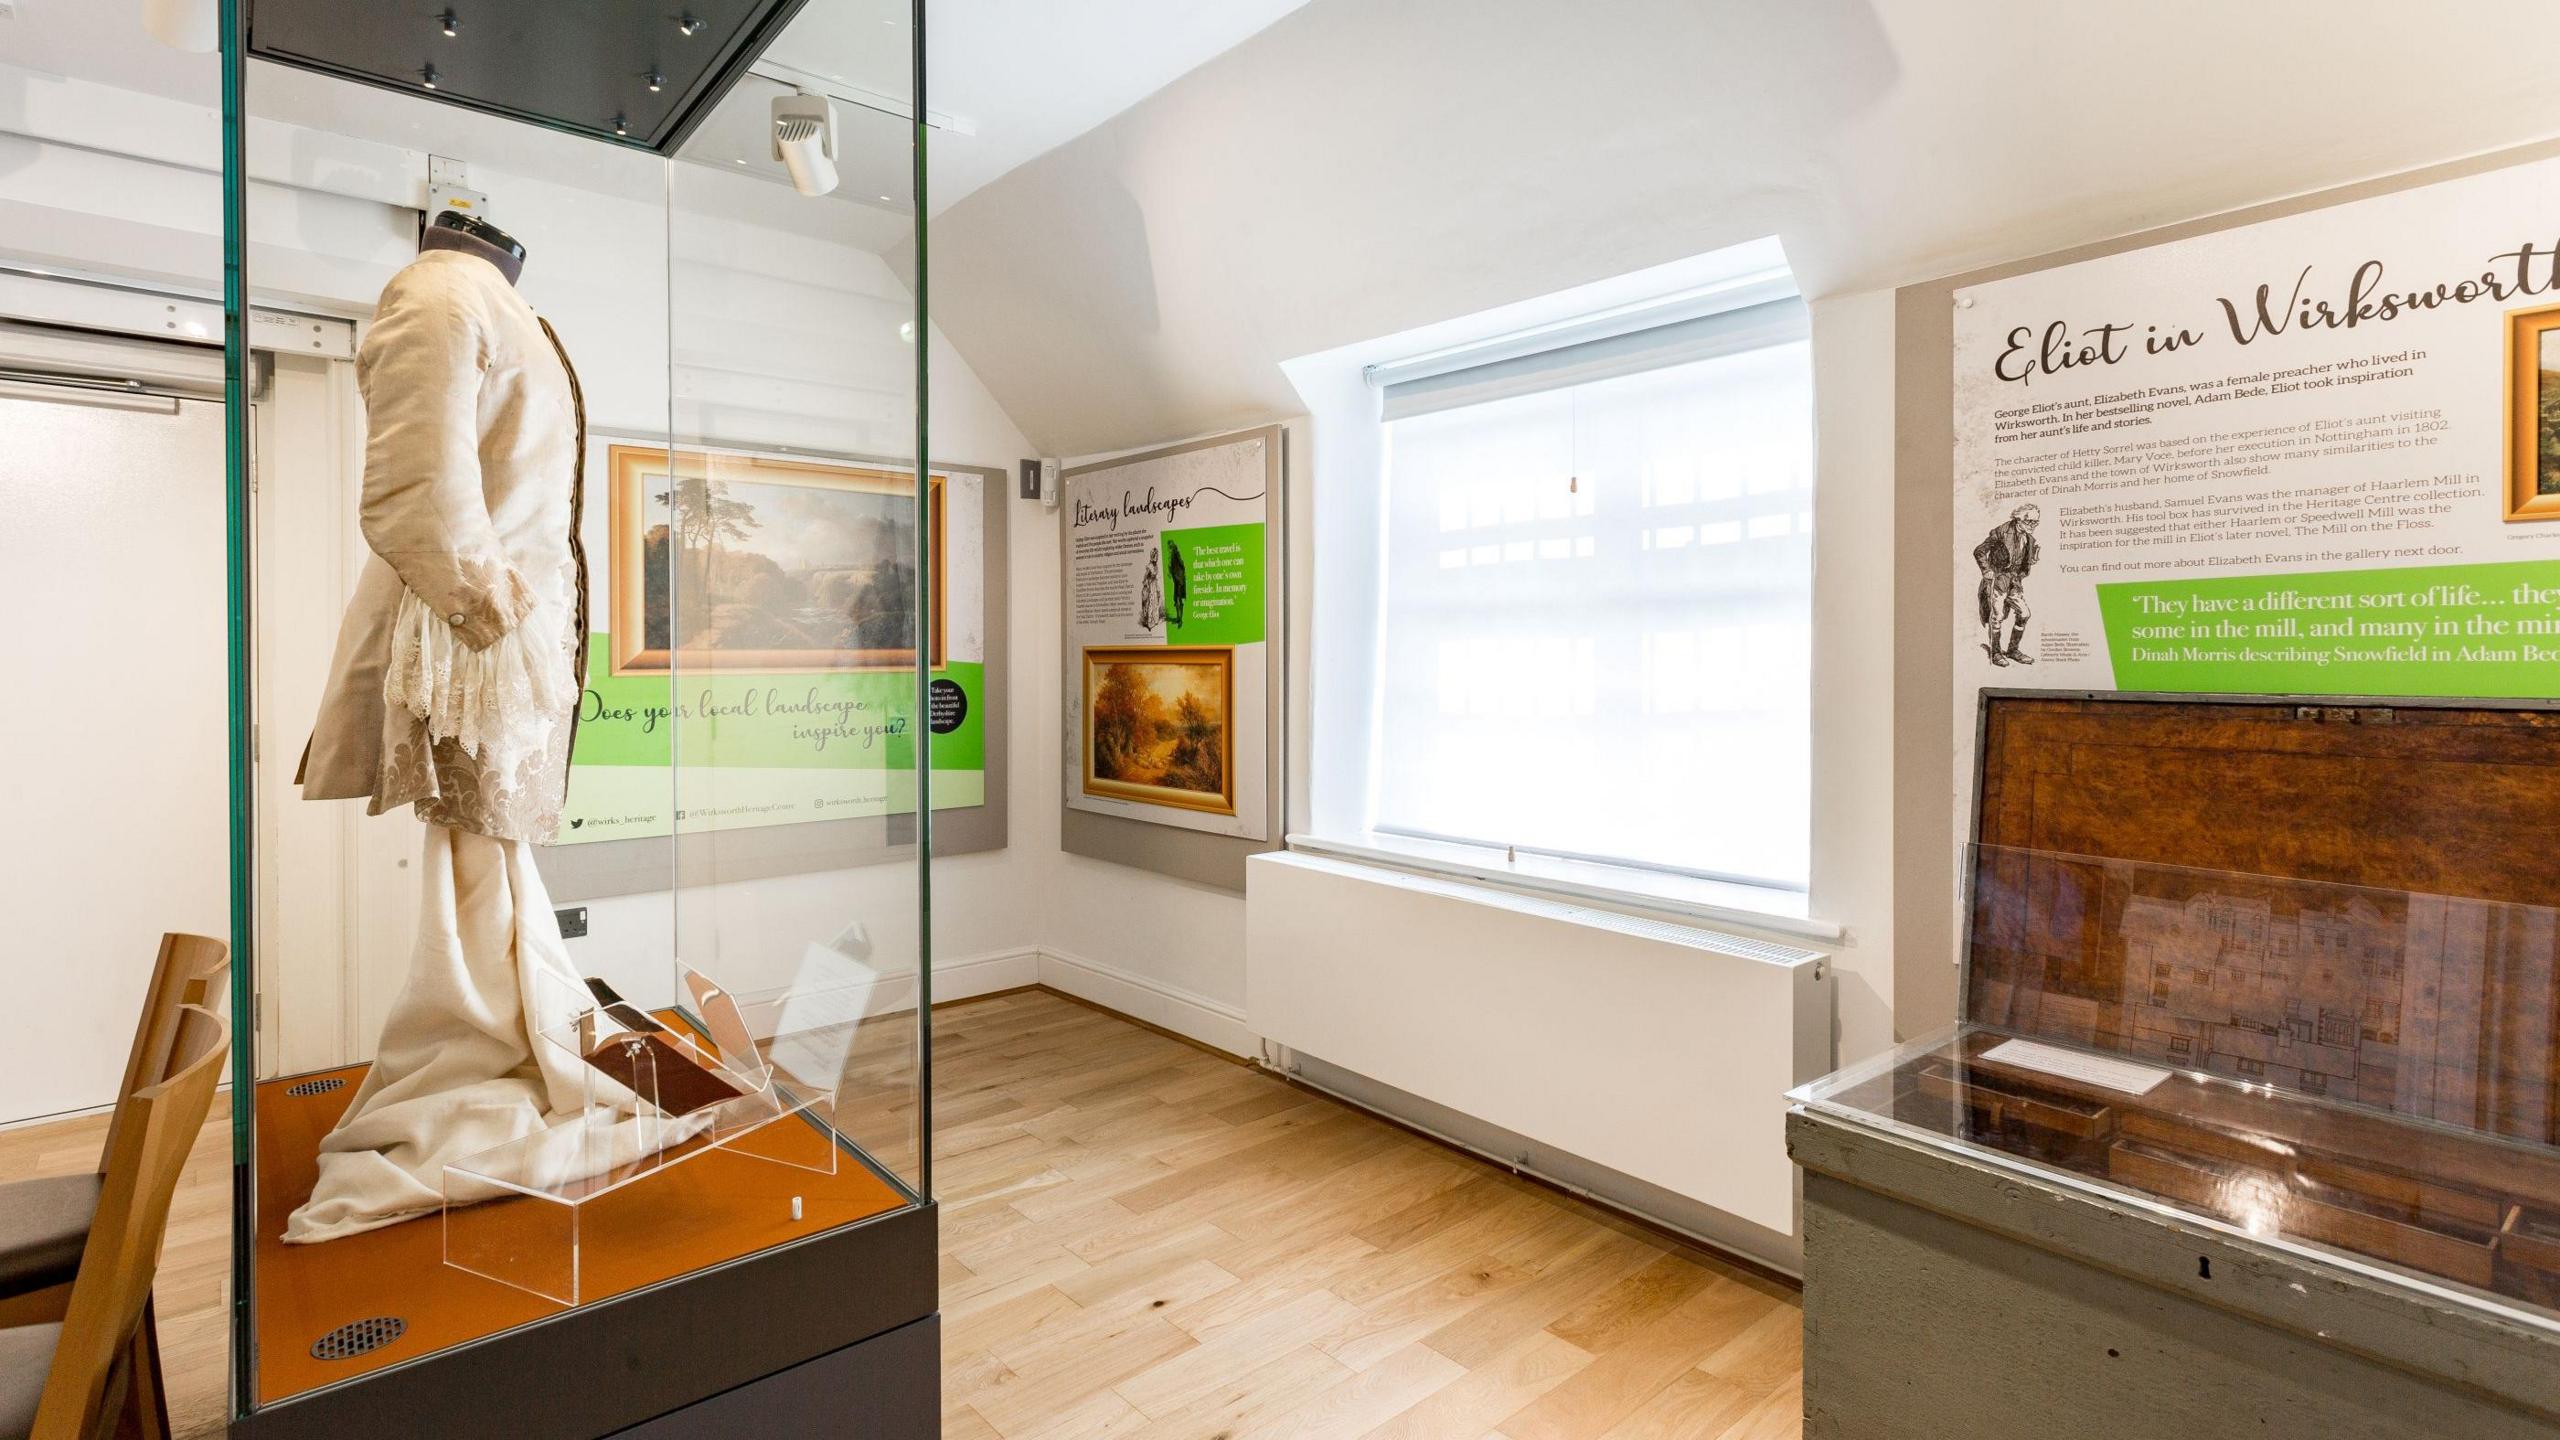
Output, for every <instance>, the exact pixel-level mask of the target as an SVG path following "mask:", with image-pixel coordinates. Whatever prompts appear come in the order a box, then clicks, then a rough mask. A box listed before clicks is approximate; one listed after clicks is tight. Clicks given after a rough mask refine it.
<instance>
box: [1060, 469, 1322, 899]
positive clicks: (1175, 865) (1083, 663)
mask: <svg viewBox="0 0 2560 1440" xmlns="http://www.w3.org/2000/svg"><path fill="white" fill-rule="evenodd" d="M1284 444H1285V438H1284V432H1283V431H1282V430H1281V428H1280V427H1278V426H1269V427H1265V428H1263V429H1259V430H1251V431H1246V432H1243V433H1240V434H1234V435H1222V436H1218V437H1215V438H1212V439H1208V440H1200V441H1194V442H1192V443H1190V444H1187V445H1176V446H1171V447H1168V448H1165V449H1160V450H1150V451H1146V452H1143V453H1140V454H1134V455H1126V456H1121V457H1118V458H1115V459H1111V460H1106V461H1101V462H1098V463H1096V464H1092V465H1086V466H1081V467H1078V468H1076V469H1073V470H1069V471H1067V472H1066V474H1065V476H1064V488H1063V490H1062V492H1061V499H1060V505H1061V510H1062V519H1061V523H1060V525H1059V533H1060V537H1061V544H1062V546H1063V553H1062V555H1061V557H1060V570H1061V576H1062V581H1063V584H1064V590H1065V593H1064V597H1063V614H1064V627H1065V642H1066V643H1065V661H1066V673H1065V677H1064V679H1065V689H1064V692H1063V693H1064V697H1065V706H1064V712H1065V713H1064V720H1065V725H1064V731H1065V733H1064V740H1065V745H1066V766H1065V781H1066V785H1065V804H1066V822H1065V831H1064V839H1065V848H1067V849H1068V850H1070V851H1073V852H1075V853H1078V854H1090V855H1096V856H1099V857H1100V858H1103V859H1110V860H1118V861H1122V862H1123V863H1129V864H1138V865H1144V866H1146V867H1148V868H1152V869H1159V870H1163V871H1166V872H1167V873H1172V874H1178V875H1182V876H1184V877H1186V878H1190V879H1197V880H1205V881H1208V882H1210V883H1216V884H1227V885H1233V886H1236V887H1239V888H1241V886H1242V885H1243V883H1244V857H1245V856H1247V855H1250V854H1252V853H1253V852H1255V851H1257V850H1260V849H1264V848H1266V847H1267V846H1268V845H1269V843H1270V842H1271V840H1272V839H1273V838H1274V837H1275V835H1276V833H1277V830H1278V823H1279V809H1280V795H1281V789H1280V753H1281V746H1280V743H1279V736H1280V730H1281V715H1282V707H1281V690H1282V684H1283V672H1282V667H1281V654H1280V645H1279V643H1278V642H1279V639H1280V627H1281V624H1282V621H1283V616H1284V614H1285V612H1284V610H1283V609H1282V600H1281V588H1282V587H1281V577H1282V575H1283V574H1284V573H1285V571H1284V567H1283V564H1282V560H1281V555H1280V543H1281V536H1282V534H1283V525H1282V510H1281V492H1282V476H1283V474H1284V473H1285V457H1284V455H1283V453H1282V452H1283V448H1284ZM1150 832H1153V833H1150ZM1184 832H1187V833H1184Z"/></svg>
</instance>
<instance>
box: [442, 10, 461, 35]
mask: <svg viewBox="0 0 2560 1440" xmlns="http://www.w3.org/2000/svg"><path fill="white" fill-rule="evenodd" d="M436 24H437V25H439V26H441V27H442V28H443V30H444V38H446V39H447V40H450V39H452V38H453V37H454V36H456V35H459V34H461V33H462V17H461V16H459V15H456V14H454V13H453V12H452V11H450V10H447V11H446V12H444V13H443V14H441V15H439V16H437V17H436Z"/></svg>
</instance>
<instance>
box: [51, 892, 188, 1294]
mask: <svg viewBox="0 0 2560 1440" xmlns="http://www.w3.org/2000/svg"><path fill="white" fill-rule="evenodd" d="M230 972H231V951H230V947H228V946H226V945H224V944H223V943H222V942H221V941H219V940H215V939H211V938H209V937H207V936H203V935H187V934H181V933H178V932H175V931H172V932H171V933H169V934H166V935H163V936H161V937H160V958H159V961H158V963H156V964H155V965H154V966H153V967H152V970H151V988H150V989H149V990H147V991H145V992H144V994H143V1000H142V1018H141V1019H140V1020H139V1021H138V1022H137V1023H136V1024H135V1026H134V1031H133V1051H132V1053H131V1054H130V1055H128V1056H126V1057H125V1064H124V1082H123V1083H122V1084H121V1085H119V1086H118V1087H117V1088H116V1097H117V1099H118V1100H119V1101H121V1100H122V1099H123V1097H125V1096H127V1095H130V1094H132V1093H133V1092H134V1091H136V1090H139V1089H141V1088H143V1087H144V1086H146V1085H149V1084H152V1083H154V1082H155V1081H156V1080H157V1079H158V1078H160V1077H161V1076H163V1075H164V1074H165V1073H166V1071H167V1068H168V1062H169V1054H170V1048H169V1047H170V1046H171V1045H172V1044H174V1043H175V1042H176V1039H177V1034H178V1012H179V1010H180V1009H181V1008H182V1007H184V1006H188V1005H196V1006H201V1007H203V1008H204V1009H207V1010H214V1011H219V1010H220V1009H221V1007H222V996H221V990H222V983H223V981H224V979H225V978H226V977H227V976H228V975H229V974H230ZM123 1124H124V1110H123V1107H122V1105H121V1104H119V1105H118V1107H117V1109H116V1115H115V1118H114V1119H112V1120H110V1121H108V1122H107V1141H106V1144H104V1145H102V1146H100V1147H99V1150H98V1168H97V1170H96V1171H94V1172H92V1173H90V1174H87V1175H52V1176H46V1177H45V1178H43V1179H38V1180H20V1181H17V1182H15V1183H13V1184H8V1185H0V1326H9V1325H32V1324H37V1323H39V1322H42V1321H46V1320H59V1319H61V1318H62V1310H63V1306H64V1305H65V1304H67V1303H68V1302H69V1300H70V1296H71V1276H72V1273H73V1272H74V1271H76V1270H78V1269H79V1268H80V1249H81V1246H82V1245H84V1244H86V1243H87V1241H88V1236H89V1221H90V1217H92V1216H93V1215H95V1214H96V1213H97V1209H98V1189H99V1180H100V1177H101V1176H103V1175H104V1174H105V1173H106V1169H107V1159H108V1157H109V1156H111V1155H113V1154H114V1153H115V1148H116V1141H117V1140H118V1139H119V1138H120V1137H119V1135H118V1130H119V1128H120V1127H121V1126H122V1125H123Z"/></svg>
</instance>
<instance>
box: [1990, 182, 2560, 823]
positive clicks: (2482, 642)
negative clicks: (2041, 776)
mask: <svg viewBox="0 0 2560 1440" xmlns="http://www.w3.org/2000/svg"><path fill="white" fill-rule="evenodd" d="M1956 306H1957V308H1956V311H1955V327H1954V335H1955V342H1954V368H1955V392H1954V421H1955V491H1956V493H1955V545H1956V552H1957V553H1956V557H1955V586H1954V589H1955V593H1954V595H1953V596H1952V597H1951V599H1952V601H1953V609H1954V617H1953V618H1954V624H1953V626H1952V633H1953V642H1954V656H1955V667H1956V668H1955V676H1956V685H1955V695H1954V701H1955V707H1956V712H1957V717H1956V727H1955V728H1956V740H1957V746H1958V750H1959V757H1960V758H1959V761H1958V765H1957V789H1958V792H1959V794H1960V795H1961V794H1962V793H1964V792H1965V791H1966V790H1968V789H1969V788H1970V784H1971V780H1970V765H1969V763H1967V761H1966V759H1965V758H1963V757H1964V756H1965V754H1966V753H1967V752H1969V751H1970V748H1971V746H1972V743H1973V733H1974V727H1973V723H1972V722H1973V712H1974V707H1975V703H1976V700H1975V697H1976V694H1977V692H1978V691H1979V690H1980V689H1981V688H1983V687H1985V686H1998V687H2022V686H2023V687H2034V688H2048V687H2051V688H2066V689H2081V690H2106V689H2117V690H2137V691H2160V692H2179V693H2194V692H2205V691H2218V692H2242V693H2250V694H2330V695H2336V694H2354V695H2382V696H2389V695H2415V696H2482V697H2552V696H2560V161H2542V162H2538V163H2534V164H2528V165H2520V166H2515V167H2511V168H2508V169H2504V170H2497V171H2492V172H2489V173H2486V174H2480V175H2474V176H2470V177H2466V178H2462V179H2456V180H2449V181H2445V182H2443V183H2440V184H2435V185H2429V186H2425V187H2422V188H2417V189H2410V190H2404V191H2400V192H2398V193H2394V194H2388V195H2382V196H2377V197H2374V198H2370V199H2364V200H2359V201H2355V202H2353V203H2349V204H2343V205H2337V206H2333V207H2329V208H2326V209H2320V210H2314V211H2309V212H2306V213H2303V214H2299V215H2292V216H2287V217H2283V218H2280V219H2273V220H2268V221H2265V222H2263V223H2260V224H2255V225H2249V226H2243V227H2238V228H2234V229H2229V230H2223V231H2219V232H2216V233H2212V234H2208V235H2202V236H2197V237H2194V238H2191V239H2185V240H2180V241H2176V242H2173V243H2168V244H2162V245H2156V246H2152V247H2149V248H2146V249H2141V250H2134V251H2129V252H2126V253H2123V254H2118V255H2111V256H2106V257H2102V258H2098V259H2092V260H2087V261H2084V262H2081V263H2078V264H2073V265H2065V266H2059V267H2055V268H2052V269H2048V270H2042V271H2037V272H2034V273H2031V274H2026V275H2019V276H2015V277H2012V278H2008V279H2003V280H1998V281H1994V282H1990V283H1987V284H1982V285H1977V286H1973V287H1970V288H1966V289H1961V290H1959V291H1958V292H1957V294H1956Z"/></svg>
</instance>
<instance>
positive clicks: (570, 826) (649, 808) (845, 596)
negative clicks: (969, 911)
mask: <svg viewBox="0 0 2560 1440" xmlns="http://www.w3.org/2000/svg"><path fill="white" fill-rule="evenodd" d="M586 473H587V495H586V502H587V503H586V509H587V522H586V524H585V525H584V527H583V528H584V530H585V533H586V534H587V535H588V537H589V538H588V543H587V552H588V564H589V569H590V572H591V579H590V587H589V588H590V599H589V605H588V629H589V635H588V659H587V684H586V693H585V695H584V698H583V701H582V703H581V706H580V709H579V714H578V732H577V742H576V749H575V752H574V756H573V763H572V765H571V767H570V776H569V798H568V803H567V804H566V805H565V806H564V807H563V811H562V815H561V822H560V831H559V835H558V838H557V840H556V841H555V842H554V845H553V847H552V848H551V850H550V852H549V853H548V854H547V855H546V857H545V859H544V862H543V864H544V867H545V870H544V873H545V874H546V875H549V876H552V877H553V888H554V890H555V891H556V892H559V894H560V895H561V898H586V897H589V896H594V895H603V894H614V893H620V892H621V891H622V890H624V889H626V888H656V887H658V886H662V885H664V884H665V883H667V877H668V873H669V872H668V868H667V867H668V865H669V864H670V863H671V862H672V859H673V856H674V851H673V847H672V846H671V845H670V844H668V843H667V838H668V837H671V836H673V835H674V834H676V833H677V832H678V830H682V831H683V832H684V833H686V834H700V833H706V832H713V831H717V832H722V833H723V834H724V835H727V834H729V833H731V832H739V831H757V830H772V829H777V828H779V827H791V834H790V835H789V836H788V837H787V838H779V839H777V840H776V841H774V842H773V843H772V844H770V845H769V846H766V847H764V848H770V849H772V851H773V853H774V855H775V856H776V857H777V862H778V864H777V867H760V866H757V865H756V864H755V863H754V861H753V859H752V858H751V857H752V855H753V853H754V852H755V851H756V850H757V849H758V848H759V842H758V841H756V840H755V839H753V838H750V837H745V836H738V837H737V838H735V839H734V840H725V841H724V843H723V846H722V856H723V859H722V862H721V869H722V874H723V875H725V876H732V877H734V876H736V875H737V874H738V873H740V868H741V867H742V866H743V867H745V868H746V869H748V870H752V871H754V872H755V873H776V874H778V873H786V872H787V871H795V870H807V869H811V868H826V867H829V866H832V865H833V864H835V863H836V861H835V860H833V859H831V858H829V857H831V856H833V855H835V853H836V851H835V849H834V848H831V847H828V846H825V845H823V844H816V845H813V844H811V843H810V837H809V835H808V833H807V831H806V829H805V827H809V826H813V825H815V826H824V825H836V826H839V827H847V826H855V825H864V824H867V826H868V828H867V829H864V830H863V832H862V833H861V834H860V835H852V834H848V836H847V844H846V846H844V847H842V848H843V850H844V851H845V853H846V854H848V855H851V854H856V853H859V854H861V855H868V856H877V855H879V854H881V853H882V850H881V845H880V834H879V829H878V825H879V822H880V821H881V820H882V819H883V818H884V817H886V818H888V819H891V820H893V821H895V820H898V819H900V818H902V817H912V816H913V815H914V814H915V809H916V796H915V790H916V785H915V771H914V769H913V755H914V749H913V747H914V745H915V744H916V740H917V737H918V736H920V735H921V736H925V737H928V738H929V741H930V744H931V746H932V756H933V808H934V810H935V811H936V812H937V814H938V815H940V816H942V817H944V818H943V819H942V820H941V821H940V822H939V823H938V825H937V829H936V833H935V837H934V838H935V848H936V849H937V850H939V851H942V852H944V853H963V852H966V851H969V850H978V849H995V848H1000V847H1001V846H1002V845H1003V844H1004V843H1005V837H1004V818H1005V817H1004V813H1003V784H1002V777H1001V773H1000V772H1001V767H1002V754H1003V736H1004V732H1003V725H1002V716H1001V713H1000V709H1001V707H1000V703H999V701H1000V697H998V696H996V695H994V694H992V693H991V691H990V688H989V676H990V675H991V674H993V673H996V670H997V668H998V666H1000V664H1001V650H1002V635H1001V630H1002V625H1001V621H1000V617H1001V616H1002V614H1003V608H1002V605H1001V603H997V604H993V605H991V604H990V603H989V586H990V583H991V582H992V583H993V584H995V585H996V586H998V587H1000V586H1001V584H1002V579H1001V577H1002V576H1003V573H1004V567H1003V560H1002V556H1003V509H1002V506H1001V503H1000V497H1001V495H1002V493H1003V483H1002V482H1003V476H1002V474H1001V473H1000V472H996V471H990V470H984V469H975V468H970V467H964V466H949V465H945V466H936V467H935V468H934V470H933V472H932V480H931V487H930V488H931V494H930V495H929V497H928V501H927V504H926V506H925V507H924V510H923V512H922V515H921V518H919V513H918V508H917V505H916V503H915V493H914V492H915V481H914V475H913V471H912V469H911V468H909V467H908V466H906V465H905V464H904V463H903V462H895V461H876V462H875V461H867V460H859V459H851V458H844V457H833V456H813V455H809V454H806V453H803V452H797V451H792V452H782V451H760V450H753V449H746V448H737V447H726V446H693V447H683V448H679V449H677V450H675V451H673V452H670V451H669V450H668V448H667V447H666V446H665V445H664V444H663V443H660V444H651V443H648V442H645V441H641V440H636V439H629V438H616V437H611V436H599V437H595V438H594V439H593V441H592V443H591V444H590V446H589V449H588V454H587V472H586ZM919 523H921V524H923V525H924V526H925V527H926V533H927V536H928V541H927V543H928V546H929V551H928V553H929V554H930V555H931V556H932V563H933V571H932V573H933V584H932V586H931V587H930V593H931V599H930V602H929V606H928V611H929V613H927V614H925V615H924V616H922V617H919V616H918V615H917V614H916V607H915V604H914V600H913V594H914V588H915V572H914V569H913V562H912V558H911V557H912V556H913V555H914V554H915V553H916V551H915V544H916V527H917V525H918V524H919ZM991 557H992V560H991ZM679 574H680V577H681V578H677V577H678V576H679ZM997 598H998V600H999V602H1000V600H1001V596H1000V595H999V596H998V597H997ZM991 616H994V617H999V618H998V619H997V620H996V621H994V622H991V621H990V617H991ZM919 643H922V644H924V645H926V646H928V647H929V654H930V661H931V668H932V679H931V682H930V683H931V690H932V695H931V701H930V703H929V705H928V707H927V710H928V713H927V714H926V715H925V716H924V717H922V719H921V721H920V720H919V718H918V717H917V715H916V713H915V712H916V696H915V676H914V672H913V670H911V669H910V668H908V667H910V666H911V665H913V664H914V661H915V653H916V652H915V647H916V645H917V644H919ZM678 746H681V747H682V749H683V755H684V767H683V772H682V780H681V783H678V782H677V779H676V777H675V776H674V775H672V774H671V773H670V768H669V767H670V762H671V758H672V757H673V755H674V754H675V750H676V747H678ZM905 823H906V825H907V826H908V827H911V826H912V819H911V818H908V819H906V822H905ZM617 842H657V843H654V844H630V845H624V844H619V843H617ZM600 852H601V853H600ZM782 860H788V862H789V863H788V864H780V863H779V862H780V861H782ZM845 863H853V862H852V861H847V862H845ZM626 882H627V883H626Z"/></svg>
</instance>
